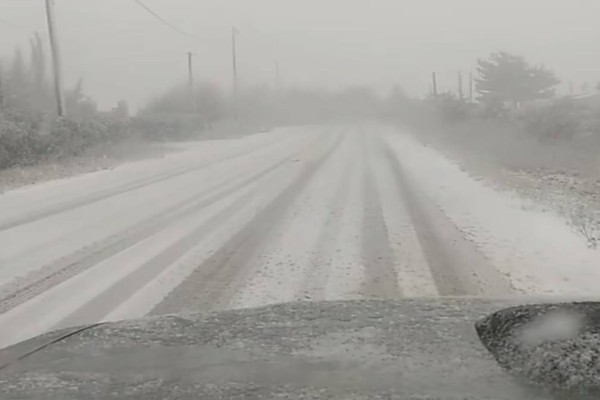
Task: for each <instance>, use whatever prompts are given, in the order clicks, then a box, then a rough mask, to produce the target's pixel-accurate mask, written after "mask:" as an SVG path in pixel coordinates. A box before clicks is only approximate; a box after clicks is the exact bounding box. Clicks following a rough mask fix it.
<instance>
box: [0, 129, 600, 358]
mask: <svg viewBox="0 0 600 400" xmlns="http://www.w3.org/2000/svg"><path fill="white" fill-rule="evenodd" d="M526 206H527V204H525V203H524V202H523V201H522V200H520V199H519V198H517V197H516V196H515V195H514V194H511V193H498V192H496V191H495V190H494V189H492V188H491V187H488V186H486V185H485V184H483V183H481V182H480V181H475V180H473V179H472V178H470V177H469V175H468V174H467V173H466V172H464V171H462V170H461V169H460V168H459V167H458V166H457V165H456V164H455V163H453V162H452V161H450V160H448V159H447V158H445V157H444V156H442V155H441V154H439V153H437V152H435V151H434V150H432V149H430V148H427V147H424V146H422V145H421V144H419V143H418V142H416V141H415V140H414V139H412V138H411V137H410V136H408V135H405V134H403V133H401V132H396V131H393V130H391V129H389V128H386V127H380V126H375V125H359V126H321V127H294V128H287V129H280V130H277V131H274V132H270V133H261V134H257V135H253V136H249V137H245V138H242V139H236V140H223V141H206V142H200V143H195V144H190V145H189V146H187V150H186V151H184V152H181V153H176V154H171V155H169V156H167V157H164V158H162V159H156V160H147V161H140V162H137V163H132V164H127V165H123V166H120V167H118V168H116V169H114V170H110V171H102V172H98V173H92V174H88V175H84V176H79V177H75V178H72V179H64V180H59V181H53V182H48V183H44V184H39V185H35V186H30V187H26V188H22V189H18V190H14V191H11V192H8V193H5V194H3V195H0V210H1V212H0V348H1V347H3V346H6V345H9V344H12V343H15V342H17V341H20V340H23V339H26V338H28V337H31V336H34V335H37V334H40V333H43V332H45V331H48V330H51V329H54V328H57V327H63V326H70V325H76V324H84V323H89V322H95V321H104V320H115V319H123V318H134V317H140V316H143V315H146V314H148V313H154V314H157V313H167V312H181V311H207V310H212V309H220V308H232V307H251V306H259V305H265V304H270V303H277V302H284V301H316V300H335V299H356V298H373V297H382V298H389V297H431V296H439V295H441V296H445V295H458V296H462V295H464V296H467V295H479V296H506V295H515V294H559V295H574V296H584V295H595V294H598V293H600V288H597V282H600V252H598V251H595V250H592V249H588V248H587V247H586V245H585V242H584V241H583V240H582V239H581V238H580V237H579V236H578V235H577V234H575V233H574V232H572V230H571V229H570V228H569V227H568V225H567V224H566V222H565V221H563V220H562V219H560V218H559V217H557V216H554V215H551V214H548V213H539V212H536V211H532V208H531V207H526Z"/></svg>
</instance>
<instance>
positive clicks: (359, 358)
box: [0, 298, 548, 400]
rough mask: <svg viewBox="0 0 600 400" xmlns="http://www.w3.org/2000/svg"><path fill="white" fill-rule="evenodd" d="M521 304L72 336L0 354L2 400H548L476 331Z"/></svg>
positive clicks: (206, 319)
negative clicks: (519, 379) (500, 362)
mask: <svg viewBox="0 0 600 400" xmlns="http://www.w3.org/2000/svg"><path fill="white" fill-rule="evenodd" d="M512 304H514V301H512V302H511V301H502V300H482V299H465V298H463V299H447V298H446V299H429V300H426V299H421V300H419V299H414V300H400V301H349V302H323V303H291V304H283V305H276V306H270V307H264V308H258V309H245V310H232V311H224V312H219V313H213V314H193V315H177V316H165V317H157V318H147V319H143V320H138V321H124V322H117V323H106V324H100V325H94V326H88V327H81V328H74V329H70V330H69V329H67V330H63V331H58V332H53V333H50V334H46V335H43V336H40V337H37V338H34V339H31V340H28V341H26V342H23V343H20V344H18V345H15V346H12V347H9V348H7V349H5V350H3V351H2V352H0V366H2V365H5V368H3V369H2V370H0V398H18V399H48V398H57V399H123V398H128V399H137V398H139V399H145V400H146V399H171V398H173V399H198V398H222V399H235V398H240V399H245V398H269V399H271V398H310V399H321V398H323V399H380V398H398V399H421V400H423V399H448V400H451V399H452V400H454V399H461V400H464V399H477V400H483V399H495V400H502V399H511V400H514V399H545V398H548V397H544V396H543V395H542V394H540V393H537V392H533V391H532V390H533V389H531V388H528V387H526V386H522V385H520V384H518V383H516V382H515V381H514V380H513V379H512V378H511V377H510V376H508V375H507V374H505V373H504V372H503V371H502V370H501V369H500V367H498V366H497V364H496V362H495V361H494V359H493V357H492V356H491V355H490V354H489V353H488V352H487V351H486V349H485V348H484V347H483V345H481V343H480V341H479V339H478V337H477V334H476V332H475V328H474V323H475V322H476V321H477V320H478V319H480V318H482V317H484V316H486V315H488V314H489V313H491V312H494V311H497V310H499V309H501V308H504V307H506V306H509V305H512ZM286 396H287V397H286Z"/></svg>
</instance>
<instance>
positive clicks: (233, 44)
mask: <svg viewBox="0 0 600 400" xmlns="http://www.w3.org/2000/svg"><path fill="white" fill-rule="evenodd" d="M237 34H238V31H237V29H236V28H235V26H234V27H233V28H231V57H232V63H233V114H234V117H235V120H236V121H237V119H238V71H237Z"/></svg>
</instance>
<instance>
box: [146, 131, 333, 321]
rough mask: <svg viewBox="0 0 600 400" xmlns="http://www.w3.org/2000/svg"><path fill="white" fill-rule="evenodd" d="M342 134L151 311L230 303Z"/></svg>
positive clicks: (170, 311)
mask: <svg viewBox="0 0 600 400" xmlns="http://www.w3.org/2000/svg"><path fill="white" fill-rule="evenodd" d="M341 140H342V136H340V135H338V136H337V137H336V138H334V143H333V145H330V146H329V147H328V148H327V150H326V151H325V152H324V154H322V155H321V156H319V157H318V158H317V159H316V160H314V161H311V162H310V164H309V165H308V166H307V167H306V169H305V170H304V171H303V172H302V173H301V175H300V176H299V177H297V178H296V179H295V181H293V182H292V183H291V184H290V185H289V186H287V187H286V188H285V189H284V190H283V191H282V192H280V193H279V194H278V195H276V196H275V198H274V199H273V200H272V201H271V202H270V203H269V204H268V205H266V206H265V207H264V208H263V209H262V211H260V212H259V213H258V214H257V215H256V217H255V218H253V219H252V220H251V221H250V222H249V223H248V224H246V225H245V226H244V227H243V228H242V229H241V230H240V231H239V232H238V233H237V234H235V235H234V236H233V237H231V238H230V239H229V240H228V241H227V242H226V243H225V244H224V245H223V246H222V247H221V248H220V249H219V250H218V251H217V252H216V253H214V254H213V255H212V256H211V257H210V258H209V259H208V260H206V261H204V262H203V263H202V264H201V265H199V266H198V268H196V270H195V271H194V272H193V273H192V274H191V275H190V276H189V277H188V278H187V279H186V280H185V281H184V282H183V283H181V285H179V286H178V287H177V288H176V289H175V290H173V291H172V292H171V293H170V294H169V295H168V296H167V297H166V298H165V299H164V300H163V301H162V302H161V303H160V304H158V305H157V306H156V307H155V308H154V309H153V310H152V311H151V314H152V315H158V314H171V313H177V312H182V311H208V310H212V309H215V308H218V307H220V306H223V305H225V304H227V303H228V302H229V301H230V299H231V297H232V296H233V295H234V294H235V292H236V291H237V290H238V289H239V287H240V286H241V285H242V284H243V283H244V281H245V279H246V278H247V277H248V275H249V274H250V273H251V272H252V271H248V269H249V265H248V264H249V263H248V260H249V259H251V258H252V257H254V256H255V255H256V254H257V253H258V252H259V251H260V249H261V248H262V247H263V246H265V244H266V242H267V238H268V237H269V234H270V232H272V231H273V230H274V229H275V228H276V226H277V224H278V221H280V220H281V218H282V217H283V215H284V214H285V212H286V210H287V209H288V207H289V206H290V204H291V202H292V200H293V199H294V198H295V197H296V196H298V194H299V193H300V192H301V191H302V190H303V188H304V187H305V186H306V185H307V184H308V183H309V182H310V180H311V179H312V177H313V176H314V175H315V173H316V172H317V171H318V169H319V167H320V166H321V165H322V164H323V163H324V162H325V161H326V160H327V159H328V158H329V157H330V156H331V154H332V153H333V152H334V151H335V150H336V149H337V148H338V146H339V145H340V142H341Z"/></svg>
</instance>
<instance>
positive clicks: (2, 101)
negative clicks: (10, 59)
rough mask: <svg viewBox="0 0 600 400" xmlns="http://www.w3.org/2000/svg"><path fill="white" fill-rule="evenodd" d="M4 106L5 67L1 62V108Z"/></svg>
mask: <svg viewBox="0 0 600 400" xmlns="http://www.w3.org/2000/svg"><path fill="white" fill-rule="evenodd" d="M2 108H4V69H3V66H2V63H0V110H1V109H2Z"/></svg>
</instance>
